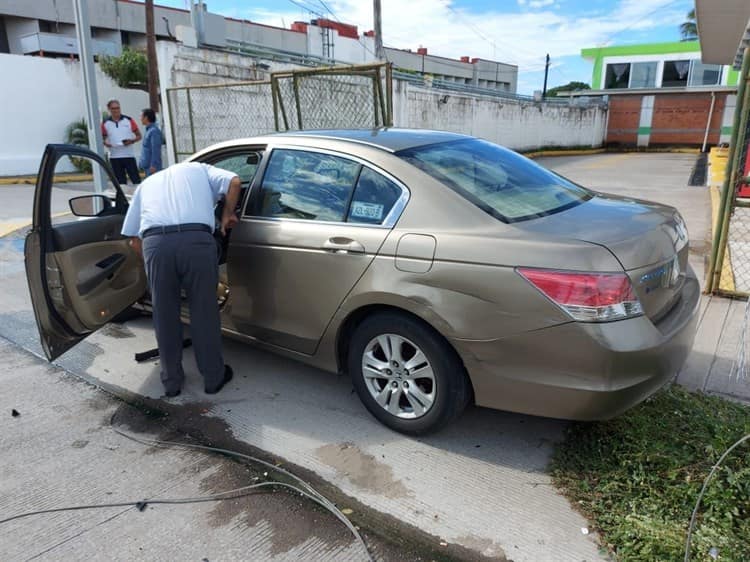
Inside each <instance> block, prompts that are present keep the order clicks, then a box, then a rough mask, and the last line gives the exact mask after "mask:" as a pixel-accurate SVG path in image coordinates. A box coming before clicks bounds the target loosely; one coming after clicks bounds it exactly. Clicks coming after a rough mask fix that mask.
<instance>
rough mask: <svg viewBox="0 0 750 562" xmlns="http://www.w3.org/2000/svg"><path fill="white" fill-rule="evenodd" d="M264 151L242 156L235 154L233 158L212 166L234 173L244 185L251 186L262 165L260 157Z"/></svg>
mask: <svg viewBox="0 0 750 562" xmlns="http://www.w3.org/2000/svg"><path fill="white" fill-rule="evenodd" d="M262 154H263V153H262V151H260V150H258V151H255V150H254V151H251V152H247V153H242V154H234V155H232V156H229V157H226V158H221V159H220V160H217V161H215V162H213V163H212V164H213V165H214V166H216V167H217V168H222V169H223V170H227V171H229V172H234V173H235V174H237V175H238V176H239V178H240V181H242V184H243V185H249V184H250V182H251V181H252V179H253V177H254V176H255V172H256V171H257V170H258V166H259V165H260V156H261V155H262Z"/></svg>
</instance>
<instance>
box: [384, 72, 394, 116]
mask: <svg viewBox="0 0 750 562" xmlns="http://www.w3.org/2000/svg"><path fill="white" fill-rule="evenodd" d="M385 95H386V98H385V99H386V105H387V108H388V116H387V117H386V123H385V126H386V127H393V63H392V62H389V63H388V64H386V65H385Z"/></svg>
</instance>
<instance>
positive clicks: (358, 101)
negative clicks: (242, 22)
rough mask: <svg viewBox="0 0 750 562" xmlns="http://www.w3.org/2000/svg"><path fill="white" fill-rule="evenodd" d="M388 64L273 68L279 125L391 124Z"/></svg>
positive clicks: (294, 127) (288, 127) (280, 127)
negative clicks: (281, 70) (295, 68)
mask: <svg viewBox="0 0 750 562" xmlns="http://www.w3.org/2000/svg"><path fill="white" fill-rule="evenodd" d="M391 76H392V75H391V67H390V65H383V64H377V65H372V66H358V67H350V68H337V67H334V68H328V69H314V70H297V71H293V72H288V73H274V74H273V75H272V76H271V83H272V86H273V94H274V104H275V105H274V107H275V109H276V115H277V118H278V120H277V122H276V129H277V130H297V129H327V128H355V129H357V128H373V127H380V126H383V125H390V124H392V123H393V118H392V115H393V110H392V96H391V93H392V78H391Z"/></svg>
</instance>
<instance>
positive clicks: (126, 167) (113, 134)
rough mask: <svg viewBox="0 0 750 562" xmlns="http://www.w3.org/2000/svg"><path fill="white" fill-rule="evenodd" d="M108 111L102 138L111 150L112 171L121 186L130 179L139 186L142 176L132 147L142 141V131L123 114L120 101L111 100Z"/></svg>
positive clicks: (103, 123)
mask: <svg viewBox="0 0 750 562" xmlns="http://www.w3.org/2000/svg"><path fill="white" fill-rule="evenodd" d="M107 109H108V110H109V117H107V118H106V119H105V120H104V121H103V122H102V137H104V146H106V147H107V148H109V162H110V164H111V165H112V171H113V172H114V173H115V177H116V178H117V181H118V182H120V185H125V184H126V183H127V181H128V179H127V178H128V177H130V182H131V183H132V184H133V185H138V184H139V183H141V176H140V174H139V173H138V163H137V162H136V161H135V151H134V150H133V146H132V145H133V143H136V142H138V141H139V140H141V131H140V130H139V129H138V125H137V124H136V122H135V121H134V120H133V119H131V118H130V117H128V116H127V115H123V114H122V110H121V109H120V102H119V101H118V100H114V99H112V100H109V101H108V102H107Z"/></svg>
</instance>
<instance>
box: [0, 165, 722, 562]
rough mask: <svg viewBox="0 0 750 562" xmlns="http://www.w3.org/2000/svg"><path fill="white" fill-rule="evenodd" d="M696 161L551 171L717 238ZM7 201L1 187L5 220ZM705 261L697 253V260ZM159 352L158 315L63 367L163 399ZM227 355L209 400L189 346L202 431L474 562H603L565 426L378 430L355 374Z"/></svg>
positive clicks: (33, 344) (28, 344)
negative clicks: (578, 506)
mask: <svg viewBox="0 0 750 562" xmlns="http://www.w3.org/2000/svg"><path fill="white" fill-rule="evenodd" d="M693 160H694V157H692V156H685V155H635V154H633V155H601V156H589V157H584V158H581V157H576V158H556V159H554V160H543V161H542V163H543V164H545V165H548V166H550V167H552V168H554V169H557V170H559V171H560V172H561V173H563V174H564V175H568V176H569V177H571V179H574V180H575V181H578V182H580V183H582V184H584V185H588V186H590V187H593V188H595V189H600V190H602V191H611V192H615V193H621V194H626V195H631V196H644V197H647V198H652V199H656V200H661V201H664V202H668V203H672V204H676V206H677V207H678V208H680V210H681V211H682V212H683V214H684V215H685V216H686V220H687V222H688V226H689V228H690V230H691V235H692V237H693V239H698V240H705V239H706V238H707V235H706V232H707V230H706V229H707V216H708V212H709V211H708V203H707V201H708V198H707V194H706V193H705V190H704V189H701V188H687V187H686V185H687V177H688V175H689V172H690V169H691V167H692V162H693ZM4 193H9V192H3V191H2V190H1V189H0V212H2V207H3V199H5V197H6V196H5V195H4ZM21 244H22V241H21V240H20V238H18V237H15V238H14V237H11V238H8V239H5V240H4V241H3V242H2V243H0V276H1V277H2V283H0V303H2V308H1V309H0V310H1V311H2V312H1V313H0V336H3V337H6V338H8V339H9V340H11V341H12V342H14V343H17V344H18V345H20V346H22V347H24V348H26V349H30V350H32V351H34V352H36V353H39V351H40V348H39V344H38V339H37V334H36V328H35V326H34V323H33V317H32V314H31V311H30V305H29V301H28V295H27V291H26V288H25V278H24V274H23V264H22V257H21V256H20V254H19V248H20V245H21ZM700 259H701V258H700V253H696V254H695V259H694V260H693V261H694V262H698V263H699V262H700ZM154 346H155V341H154V336H153V331H152V328H151V325H150V320H149V319H147V318H144V319H139V320H136V321H133V322H130V323H128V324H127V325H124V326H112V327H110V328H106V329H103V330H101V331H99V332H98V333H97V334H94V335H93V336H91V337H90V338H89V339H88V340H87V341H86V342H84V343H83V344H81V345H79V346H78V347H77V348H76V349H74V350H72V351H71V352H69V353H67V354H66V355H64V356H63V357H61V358H60V360H59V362H58V363H59V365H60V366H62V367H64V368H65V369H68V370H70V371H71V372H73V373H76V374H78V375H79V376H81V377H83V378H84V379H86V380H89V381H92V382H94V383H95V384H97V385H100V386H102V387H104V388H107V389H109V390H111V391H112V392H114V393H115V394H117V395H119V396H123V397H126V398H132V397H134V396H145V397H151V398H154V399H155V398H158V397H159V396H160V394H161V388H160V382H159V376H158V367H157V365H156V364H155V363H151V364H140V365H139V364H136V363H135V362H133V359H132V357H133V353H134V352H136V351H142V350H144V349H149V348H151V347H154ZM225 347H226V354H227V359H228V361H229V362H231V363H232V364H233V366H234V367H235V372H236V373H237V375H238V376H236V380H235V381H233V383H232V384H231V385H230V386H229V388H228V391H225V392H222V393H221V394H220V395H218V396H217V397H208V396H206V395H204V394H203V392H202V391H201V384H200V381H199V380H198V376H197V374H196V373H197V371H196V369H195V366H194V362H193V358H192V353H190V352H188V353H187V356H186V372H187V373H188V375H187V387H186V389H185V390H184V392H183V395H182V396H181V397H180V398H179V399H178V400H176V401H174V402H173V406H169V407H170V408H173V410H170V412H172V413H171V415H173V416H175V417H179V416H180V412H181V411H191V412H196V411H197V412H198V414H194V417H195V415H197V416H198V417H199V418H200V421H199V422H196V423H198V424H199V425H200V423H202V424H205V426H206V427H207V428H211V431H212V433H210V435H209V437H210V439H211V440H212V441H214V442H215V443H223V444H226V445H227V446H232V447H237V446H240V445H250V446H252V447H255V448H257V449H260V450H263V451H266V452H268V453H270V454H272V455H275V456H276V457H278V458H281V459H283V460H284V461H285V462H287V463H290V464H291V465H296V466H297V467H299V469H300V470H301V471H303V472H305V473H307V474H309V475H310V476H311V477H314V478H317V479H320V480H321V481H322V482H323V483H327V484H328V485H330V486H331V487H332V488H331V491H332V493H333V492H334V490H338V492H337V493H338V494H342V495H343V496H347V497H349V498H352V499H353V500H355V503H357V505H358V507H357V509H358V510H360V511H362V512H364V513H366V514H367V516H366V519H367V520H369V521H376V522H378V524H382V525H386V526H389V525H392V524H394V523H395V522H400V523H401V524H402V527H401V531H407V532H408V533H410V534H412V535H413V536H415V537H418V538H420V539H422V540H426V541H433V542H434V544H439V542H441V541H444V542H446V543H448V544H450V545H451V546H449V547H447V548H448V549H451V548H454V546H453V545H459V546H461V547H464V548H466V549H469V551H470V552H473V553H474V554H473V555H472V554H468V555H466V551H463V555H464V556H467V557H470V558H471V557H475V556H476V554H479V553H481V554H483V555H485V556H488V557H496V558H502V557H504V556H507V557H508V558H512V559H513V560H517V561H524V560H529V561H545V560H555V561H557V560H571V561H573V560H576V561H580V560H595V559H598V557H599V555H598V550H597V546H596V544H595V542H594V539H595V537H593V536H592V535H588V536H584V535H583V534H582V532H581V528H582V527H586V525H587V523H586V521H585V520H584V518H583V517H581V516H580V515H579V514H577V513H576V512H575V511H574V510H573V509H572V508H571V506H570V505H569V504H568V503H567V501H566V500H565V499H564V498H562V497H561V496H560V495H558V494H557V492H556V491H555V490H554V488H553V487H552V486H551V482H550V479H549V476H548V475H547V474H546V472H545V467H546V465H547V463H548V462H549V459H550V455H551V453H552V451H553V448H554V443H555V442H556V441H558V440H559V439H561V437H562V432H563V430H564V428H565V425H566V424H565V423H564V422H561V421H556V420H548V419H542V418H534V417H530V416H522V415H516V414H509V413H504V412H496V411H491V410H484V409H478V408H473V409H470V410H469V411H468V412H467V413H466V414H465V415H464V416H463V417H462V418H461V419H460V420H459V421H458V423H456V424H455V425H453V426H452V427H450V428H448V429H446V430H445V431H443V432H441V433H440V434H438V435H436V436H431V437H429V438H424V439H408V438H405V437H403V436H400V435H398V434H395V433H393V432H391V431H389V430H387V429H385V428H384V427H382V426H381V425H379V424H377V423H376V422H375V421H374V420H373V419H372V418H371V417H370V416H369V414H368V413H367V412H366V411H365V409H364V408H363V407H362V405H361V404H360V403H359V401H358V400H357V398H356V396H355V395H354V394H353V392H352V387H351V383H350V382H349V381H348V380H346V379H344V378H338V377H335V376H332V375H329V374H326V373H322V372H320V371H317V370H314V369H311V368H308V367H304V366H301V365H299V364H297V363H295V362H292V361H289V360H286V359H281V358H279V357H276V356H273V355H270V354H267V353H265V352H262V351H258V350H256V349H253V348H252V347H248V346H245V345H240V344H237V343H235V342H231V341H226V342H225ZM343 496H341V497H343ZM378 513H381V514H388V516H387V517H385V518H381V517H378V516H376V514H378ZM430 537H432V538H430ZM450 552H453V553H454V554H462V552H460V551H458V550H456V551H450Z"/></svg>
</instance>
